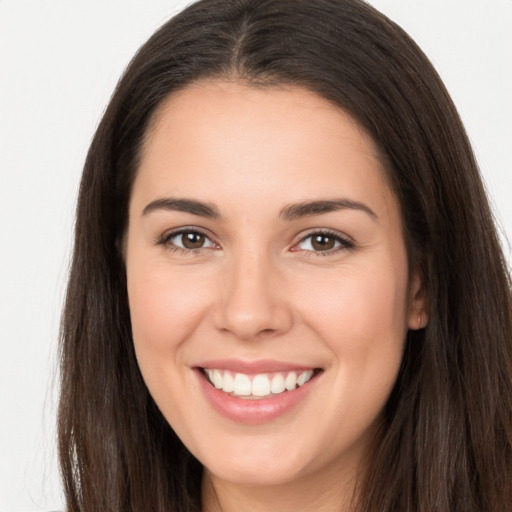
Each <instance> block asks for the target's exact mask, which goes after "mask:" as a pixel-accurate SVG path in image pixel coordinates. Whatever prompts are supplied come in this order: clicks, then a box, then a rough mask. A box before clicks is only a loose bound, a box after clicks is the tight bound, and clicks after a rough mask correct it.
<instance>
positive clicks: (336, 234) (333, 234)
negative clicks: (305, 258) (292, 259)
mask: <svg viewBox="0 0 512 512" xmlns="http://www.w3.org/2000/svg"><path fill="white" fill-rule="evenodd" d="M315 235H323V236H326V237H329V238H334V239H335V240H336V241H337V242H339V245H338V246H337V247H334V248H332V249H328V250H325V251H315V250H311V249H300V248H298V246H299V244H301V243H302V242H304V241H305V240H307V239H308V238H310V237H312V236H315ZM354 247H355V242H354V240H353V239H352V238H351V237H349V236H348V235H346V234H345V233H342V232H340V231H336V230H332V229H328V228H313V229H311V230H309V231H308V232H307V233H303V234H301V237H300V238H299V240H298V241H297V242H295V243H294V244H293V246H292V248H291V250H292V251H294V252H299V251H302V252H304V253H307V254H308V255H315V256H328V255H332V254H335V253H337V252H339V251H344V250H351V249H354Z"/></svg>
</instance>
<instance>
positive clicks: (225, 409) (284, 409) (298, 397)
mask: <svg viewBox="0 0 512 512" xmlns="http://www.w3.org/2000/svg"><path fill="white" fill-rule="evenodd" d="M196 373H197V375H198V378H199V383H200V386H201V388H202V390H203V392H204V394H205V395H206V398H207V400H208V401H209V402H210V404H211V405H212V407H213V408H214V409H215V410H216V411H217V412H218V413H220V414H221V415H222V416H225V417H226V418H228V419H230V420H232V421H236V422H238V423H247V424H252V425H255V424H259V423H266V422H268V421H271V420H274V419H276V418H278V417H280V416H283V415H284V414H286V413H288V412H289V411H290V410H291V409H293V408H295V407H296V406H297V405H299V404H300V402H302V401H303V400H304V399H305V398H306V395H307V394H308V393H309V391H310V390H311V389H312V388H313V386H314V384H315V382H316V380H317V378H318V375H316V376H315V377H313V378H312V379H311V380H310V381H308V382H306V383H305V384H303V385H302V386H300V387H298V388H295V389H294V390H293V391H283V392H282V393H279V394H277V395H274V396H272V397H270V398H255V399H250V398H238V397H236V396H232V395H229V394H227V393H224V391H221V390H219V389H217V388H216V387H214V386H213V385H212V384H210V382H209V381H208V380H207V379H206V378H205V376H204V374H203V372H202V370H200V369H197V370H196Z"/></svg>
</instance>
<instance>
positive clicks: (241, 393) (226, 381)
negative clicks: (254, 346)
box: [201, 368, 322, 400]
mask: <svg viewBox="0 0 512 512" xmlns="http://www.w3.org/2000/svg"><path fill="white" fill-rule="evenodd" d="M201 372H202V374H203V375H204V377H205V378H206V380H207V381H208V382H209V383H210V384H211V385H212V386H214V387H215V388H216V389H218V390H220V391H223V392H224V393H226V394H228V395H230V396H234V397H237V398H244V399H249V400H258V399H263V398H272V397H274V396H278V395H281V394H282V393H286V392H289V391H293V390H294V389H297V388H300V387H302V386H304V384H306V383H307V382H309V381H310V380H311V379H313V378H315V377H316V376H317V375H318V374H320V373H321V372H322V370H321V369H320V368H314V369H313V368H312V369H307V370H301V371H288V372H273V373H259V374H255V375H248V374H245V373H237V372H231V371H228V370H222V369H216V368H201Z"/></svg>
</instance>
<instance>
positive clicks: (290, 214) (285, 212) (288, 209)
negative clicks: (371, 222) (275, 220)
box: [279, 198, 378, 220]
mask: <svg viewBox="0 0 512 512" xmlns="http://www.w3.org/2000/svg"><path fill="white" fill-rule="evenodd" d="M346 209H348V210H360V211H362V212H364V213H367V214H368V215H369V216H370V217H372V218H373V219H378V216H377V214H376V213H375V212H374V211H373V210H372V209H371V208H370V207H369V206H367V205H365V204H364V203H361V202H359V201H353V200H352V199H345V198H342V199H324V200H320V201H304V202H301V203H295V204H291V205H288V206H285V207H284V208H283V209H282V210H281V212H280V214H279V217H280V218H282V219H284V220H295V219H300V218H302V217H310V216H314V215H322V214H324V213H330V212H335V211H338V210H346Z"/></svg>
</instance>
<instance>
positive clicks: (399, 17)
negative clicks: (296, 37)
mask: <svg viewBox="0 0 512 512" xmlns="http://www.w3.org/2000/svg"><path fill="white" fill-rule="evenodd" d="M187 3H188V2H187V1H170V0H168V1H164V0H137V1H136V0H88V1H87V2H71V1H69V0H68V1H66V0H0V240H1V246H0V247H1V250H0V326H1V327H0V328H1V331H0V343H1V357H0V414H1V416H0V418H1V419H0V512H20V511H27V512H28V511H36V510H51V509H58V508H62V497H61V493H60V486H59V483H58V471H57V464H56V453H55V435H54V434H55V431H54V430H55V429H54V422H55V420H54V415H55V404H56V399H57V389H56V384H55V372H56V340H57V335H58V327H59V315H60V309H61V305H62V298H63V293H64V287H65V280H66V273H67V268H68V262H69V256H70V250H71V236H72V226H73V209H74V202H75V199H76V194H77V187H78V182H79V178H80V172H81V167H82V165H83V161H84V158H85V154H86V151H87V147H88V144H89V142H90V140H91V137H92V134H93V132H94V129H95V127H96V125H97V123H98V120H99V118H100V116H101V113H102V111H103V109H104V108H105V105H106V104H107V102H108V99H109V96H110V94H111V92H112V90H113V88H114V86H115V83H116V81H117V79H118V77H119V75H120V74H121V72H122V70H123V68H124V67H125V65H126V64H127V63H128V61H129V59H130V58H131V56H132V55H133V54H134V52H135V51H136V49H137V48H138V47H139V46H140V45H141V44H142V43H143V42H144V41H145V40H146V39H147V38H148V37H149V36H150V35H151V33H152V32H153V31H154V30H155V29H156V28H157V27H158V26H160V25H161V24H162V23H163V22H164V21H166V20H167V19H168V18H169V17H170V15H171V14H173V13H174V12H176V11H178V10H179V9H181V8H182V7H184V6H185V5H186V4H187ZM370 3H372V4H373V5H374V6H375V7H377V8H378V9H380V10H382V11H383V12H384V13H386V14H387V15H389V16H390V17H391V18H392V19H394V20H395V21H397V22H398V23H399V24H400V25H402V26H403V27H404V28H405V29H406V30H407V31H408V32H409V33H410V34H411V35H412V36H413V37H414V38H415V39H416V40H417V42H418V43H419V44H420V46H421V47H422V48H423V49H424V51H425V52H426V53H427V55H428V56H429V57H430V58H431V60H432V61H433V63H434V65H435V66H436V67H437V69H438V71H439V72H440V74H441V76H442V77H443V79H444V80H445V82H446V84H447V86H448V89H449V90H450V92H451V94H452V96H453V98H454V101H455V103H456V105H457V106H458V108H459V111H460V113H461V116H462V119H463V121H464V123H465V125H466V128H467V130H468V132H469V135H470V138H471V140H472V142H473V144H474V148H475V151H476V154H477V157H478V160H479V162H480V165H481V169H482V173H483V176H484V179H485V182H486V185H487V188H488V190H489V193H490V195H491V198H492V201H493V204H494V208H495V213H496V215H497V217H498V218H499V220H500V222H501V224H502V226H503V231H504V233H506V234H507V236H508V238H509V239H511V238H512V201H511V200H510V198H509V196H510V193H511V192H512V151H511V145H512V98H511V96H512V30H511V27H512V0H373V1H371V2H370ZM506 253H507V257H508V258H509V261H510V260H511V258H510V249H509V248H508V247H507V248H506Z"/></svg>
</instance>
